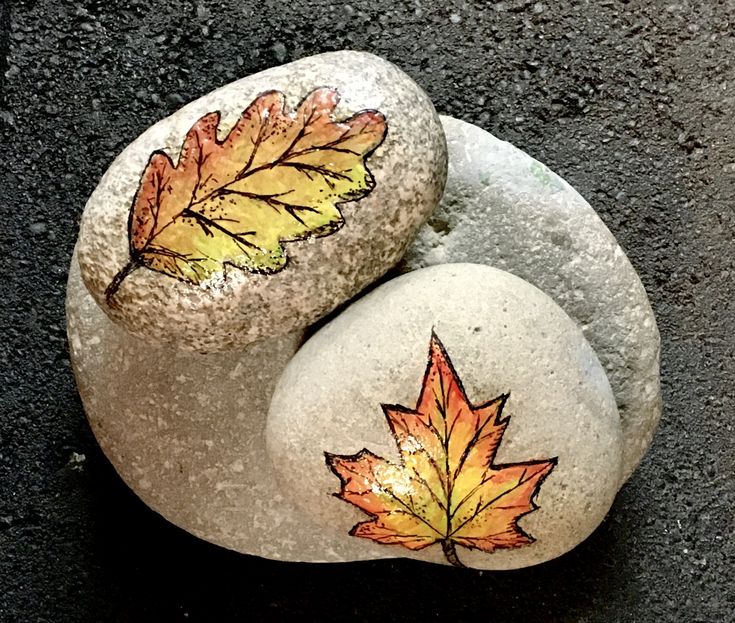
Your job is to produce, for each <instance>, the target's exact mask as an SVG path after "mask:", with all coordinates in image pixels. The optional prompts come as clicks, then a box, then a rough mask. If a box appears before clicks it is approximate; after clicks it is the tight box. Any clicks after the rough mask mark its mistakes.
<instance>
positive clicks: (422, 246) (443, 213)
mask: <svg viewBox="0 0 735 623" xmlns="http://www.w3.org/2000/svg"><path fill="white" fill-rule="evenodd" d="M441 119H442V124H443V126H444V130H445V133H446V136H447V143H448V147H449V175H448V178H447V187H446V193H445V195H444V198H443V199H442V202H441V205H440V207H439V209H438V210H437V212H436V213H435V214H434V215H433V216H432V217H431V219H430V220H429V223H427V225H426V226H424V227H423V228H422V229H421V231H420V232H419V235H418V237H417V239H416V240H415V242H414V243H413V244H412V246H411V247H410V249H409V251H408V253H407V255H406V258H405V260H404V262H403V266H402V268H403V269H404V270H410V269H414V268H420V267H423V266H427V265H432V264H440V263H444V262H474V263H482V264H489V265H491V266H496V267H497V268H501V269H503V270H507V271H509V272H511V273H513V274H515V275H518V276H519V277H522V278H523V279H526V280H527V281H529V282H531V283H533V284H534V285H536V286H537V287H539V288H540V289H541V290H543V291H544V292H545V293H546V294H548V295H550V296H551V297H552V298H553V299H554V300H555V301H556V302H557V303H558V304H559V305H560V306H561V307H562V308H563V309H564V310H565V311H566V312H567V313H568V314H569V315H570V316H571V317H572V318H573V319H574V320H576V321H577V323H579V325H580V326H581V328H582V330H583V332H584V334H585V336H586V337H587V339H588V340H589V342H590V344H592V346H593V348H594V349H595V352H596V353H597V356H598V357H599V358H600V361H601V362H602V365H603V366H604V368H605V370H606V371H607V374H608V377H609V379H610V384H611V386H612V388H613V391H614V392H615V397H616V400H617V405H618V410H619V412H620V417H621V421H622V428H623V437H624V444H623V478H624V479H627V478H629V477H630V475H631V474H632V472H633V470H634V469H635V468H636V467H637V466H638V464H639V463H640V461H641V459H642V458H643V456H644V454H645V452H646V450H647V449H648V447H649V445H650V444H651V440H652V438H653V434H654V432H655V430H656V428H657V426H658V422H659V418H660V416H661V392H660V386H659V334H658V329H657V327H656V320H655V318H654V315H653V311H652V310H651V305H650V303H649V301H648V297H647V295H646V291H645V289H644V288H643V284H642V283H641V281H640V279H639V278H638V275H637V274H636V272H635V270H634V268H633V267H632V266H631V264H630V262H629V261H628V258H627V257H626V256H625V253H624V252H623V250H622V249H621V248H620V246H619V245H618V243H617V241H616V240H615V238H614V236H613V235H612V234H611V233H610V231H609V230H608V229H607V227H605V224H604V223H603V222H602V220H600V218H599V217H598V216H597V214H596V213H595V211H594V210H593V209H592V208H591V207H590V205H589V204H588V203H587V201H585V200H584V198H582V196H581V195H580V194H579V193H578V192H577V191H576V190H574V188H572V187H571V186H570V185H569V184H567V182H565V181H564V180H563V179H562V178H560V177H559V176H558V175H556V174H555V173H554V172H553V171H551V170H549V169H548V168H547V167H546V166H545V165H543V164H542V163H540V162H538V161H537V160H535V159H533V158H532V157H531V156H529V155H528V154H526V153H524V152H523V151H521V150H520V149H518V148H516V147H514V146H513V145H511V144H510V143H507V142H505V141H502V140H500V139H497V138H495V137H494V136H493V135H492V134H490V133H488V132H486V131H484V130H483V129H482V128H478V127H477V126H475V125H472V124H470V123H466V122H464V121H460V120H458V119H453V118H451V117H442V118H441Z"/></svg>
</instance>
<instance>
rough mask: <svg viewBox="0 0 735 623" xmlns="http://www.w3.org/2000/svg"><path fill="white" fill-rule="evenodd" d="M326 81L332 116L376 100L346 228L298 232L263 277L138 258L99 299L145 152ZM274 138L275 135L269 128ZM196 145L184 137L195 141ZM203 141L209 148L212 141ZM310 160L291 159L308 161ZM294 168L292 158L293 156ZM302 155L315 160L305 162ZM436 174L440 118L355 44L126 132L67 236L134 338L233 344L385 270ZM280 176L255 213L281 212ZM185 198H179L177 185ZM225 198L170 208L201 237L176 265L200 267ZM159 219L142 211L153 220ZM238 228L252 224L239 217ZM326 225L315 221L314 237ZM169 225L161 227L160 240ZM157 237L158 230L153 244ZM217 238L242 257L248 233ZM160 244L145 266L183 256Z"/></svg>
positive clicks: (429, 197) (424, 205)
mask: <svg viewBox="0 0 735 623" xmlns="http://www.w3.org/2000/svg"><path fill="white" fill-rule="evenodd" d="M324 85H329V88H331V89H336V90H337V91H338V92H339V94H340V97H341V99H340V101H339V104H338V105H337V107H336V109H335V110H334V115H333V117H334V118H335V119H336V120H343V119H345V118H348V117H350V116H351V115H354V114H356V113H358V112H360V111H364V110H377V111H379V112H380V113H382V114H383V115H384V116H385V118H386V120H387V128H388V129H387V134H386V136H385V140H384V141H383V142H382V144H380V146H379V147H377V149H376V150H375V151H374V153H372V154H371V155H369V157H368V158H367V169H368V170H369V171H370V172H371V173H372V176H373V178H374V180H375V187H374V189H373V190H372V192H370V193H369V194H367V196H364V197H363V198H360V199H359V200H357V201H349V202H347V203H342V204H341V205H340V210H341V214H342V217H343V219H344V225H343V226H342V227H341V228H339V229H337V230H336V231H334V232H333V233H330V234H329V235H323V236H318V235H315V234H309V236H310V237H307V238H306V239H300V240H294V241H292V242H285V243H284V244H283V253H285V254H286V257H287V258H288V264H287V265H286V267H285V268H283V269H282V270H280V272H276V273H274V274H259V273H256V272H248V271H247V270H243V269H239V268H235V267H234V266H232V265H230V266H226V267H225V268H222V270H221V271H220V272H217V273H215V274H214V275H213V276H210V277H208V278H207V279H205V280H204V281H202V282H201V283H199V284H198V285H193V284H192V283H187V282H184V281H180V280H178V279H176V278H173V277H172V276H170V275H167V274H163V273H161V272H157V271H154V270H150V269H149V268H137V269H136V270H134V271H133V272H131V273H130V274H129V275H128V276H127V277H126V278H125V279H124V281H122V282H121V284H120V287H119V289H118V290H117V291H116V293H115V295H114V299H111V300H112V301H113V302H114V304H113V305H111V304H109V302H108V301H107V299H106V296H105V291H106V290H107V289H108V287H110V286H111V284H112V283H113V280H114V279H115V277H116V275H118V274H121V271H122V270H123V267H125V266H126V265H128V264H129V263H130V261H131V257H132V251H131V249H130V247H129V240H128V221H129V214H130V210H131V206H132V205H133V203H134V201H135V200H136V199H135V198H136V196H137V195H136V193H137V192H138V187H139V184H140V182H141V175H142V173H143V171H144V169H145V167H146V163H147V162H148V160H149V158H151V154H152V153H153V152H155V151H157V150H164V151H165V152H166V154H168V156H169V157H170V158H171V159H172V161H173V164H176V163H177V162H178V160H179V154H180V152H182V144H183V141H184V137H185V135H186V134H187V132H188V131H189V130H190V128H191V127H192V125H193V124H194V123H195V122H197V120H199V119H201V118H202V117H203V116H204V115H207V114H208V113H211V112H214V111H220V112H221V123H220V126H219V130H218V138H219V140H223V139H224V137H225V136H226V133H227V132H229V130H230V129H231V128H233V126H234V125H235V123H236V122H237V120H238V119H239V118H240V115H241V114H242V112H243V110H244V109H245V108H246V107H247V106H248V105H250V104H251V103H252V102H253V101H254V100H255V99H256V98H257V97H258V96H259V95H261V94H263V93H264V92H266V91H270V90H278V91H281V92H283V93H284V94H285V108H286V110H287V111H292V110H294V109H295V108H296V107H297V106H298V104H299V102H300V101H301V100H302V99H303V98H305V97H306V96H307V94H309V93H311V92H312V91H313V90H315V89H317V88H319V87H323V86H324ZM321 110H322V109H319V111H321ZM319 111H317V113H316V117H315V118H319V119H321V118H322V117H323V111H322V112H319ZM263 114H264V115H265V117H263V118H268V114H267V111H266V113H263ZM305 114H306V113H305ZM273 135H274V136H275V135H277V132H276V131H275V130H274V134H273ZM202 140H203V139H202ZM298 140H301V139H298ZM200 142H201V140H200V139H198V138H197V139H196V140H195V139H194V138H192V145H197V144H200ZM205 143H206V144H207V145H209V144H211V141H209V142H207V141H206V140H205ZM294 144H296V143H294ZM299 144H300V143H299ZM297 151H298V150H297ZM302 151H303V150H302ZM302 151H299V153H302ZM202 153H204V152H202ZM274 153H275V152H274ZM278 153H280V152H278ZM303 153H304V154H307V153H312V152H309V151H308V150H306V151H303ZM345 153H346V152H343V153H341V154H340V153H338V152H335V155H334V158H338V157H347V156H345ZM234 157H235V156H233V158H234ZM310 157H311V156H308V155H304V156H300V158H302V159H304V158H306V159H307V160H308V158H310ZM233 162H234V160H233ZM266 162H270V160H267V159H266ZM200 164H201V163H200ZM291 164H293V163H291ZM299 164H303V163H301V161H300V160H299ZM306 165H309V166H312V165H310V164H309V163H308V162H306ZM191 166H192V167H193V166H194V165H193V164H192V165H191ZM197 166H199V165H197ZM202 166H203V165H202ZM261 168H262V167H261ZM340 170H341V169H340ZM351 170H354V169H351ZM264 171H265V172H264ZM289 171H292V169H289ZM347 172H348V173H349V171H347ZM267 173H268V170H267V168H266V169H264V170H261V171H260V172H259V173H258V175H260V176H261V178H262V176H264V175H266V174H267ZM299 174H300V175H302V176H303V177H299V179H301V180H305V179H306V178H308V179H309V180H311V177H310V176H313V175H320V173H316V172H315V170H313V169H312V170H307V169H305V170H303V171H301V170H299ZM166 175H167V174H166ZM218 175H219V174H218ZM160 177H164V176H163V175H162V176H160ZM445 178H446V144H445V141H444V135H443V132H442V128H441V124H440V122H439V118H438V116H437V114H436V111H435V110H434V107H433V105H432V103H431V101H430V100H429V98H428V96H427V95H426V94H425V93H424V92H423V91H422V90H421V89H420V88H419V87H418V86H417V85H416V83H415V82H413V80H411V79H410V78H409V77H408V76H407V75H406V74H405V73H403V72H402V71H401V70H399V69H398V68H397V67H395V66H394V65H392V64H391V63H388V62H387V61H384V60H382V59H380V58H378V57H376V56H373V55H371V54H366V53H361V52H332V53H327V54H321V55H318V56H313V57H309V58H304V59H301V60H298V61H295V62H293V63H289V64H287V65H283V66H281V67H276V68H273V69H269V70H267V71H264V72H261V73H258V74H255V75H253V76H249V77H247V78H243V79H242V80H238V81H237V82H233V83H231V84H229V85H227V86H225V87H222V88H220V89H218V90H216V91H213V92H212V93H210V94H208V95H205V96H204V97H202V98H200V99H198V100H196V101H195V102H192V103H191V104H188V105H187V106H184V107H183V108H182V109H181V110H179V111H177V112H176V113H174V114H173V115H171V116H170V117H168V118H166V119H164V120H162V121H160V122H159V123H157V124H156V125H154V126H153V127H151V128H150V129H148V130H147V131H146V132H144V133H143V134H142V135H141V136H140V137H139V138H137V139H136V140H135V141H133V142H132V143H131V144H130V145H129V146H128V147H127V148H126V149H125V150H124V151H123V152H122V153H121V154H120V156H119V157H118V158H117V159H116V160H115V162H113V164H112V165H111V166H110V168H109V169H108V171H107V172H106V173H105V175H104V176H103V178H102V180H101V182H100V184H99V185H98V187H97V188H96V190H95V191H94V193H93V194H92V196H91V197H90V199H89V201H88V203H87V206H86V208H85V211H84V215H83V217H82V222H81V228H80V234H79V243H78V253H79V263H80V265H81V270H82V276H83V278H84V282H85V284H86V285H87V287H88V289H89V290H90V292H91V294H92V296H93V297H94V298H95V300H96V301H97V303H98V304H99V305H100V307H101V308H102V309H103V310H104V311H105V313H107V314H108V316H110V318H112V320H113V321H115V322H116V323H119V324H121V325H122V326H124V327H125V328H126V329H127V330H128V331H130V332H131V333H133V334H135V335H137V336H139V337H143V338H145V339H147V340H148V341H156V342H161V343H170V344H174V345H175V346H177V347H178V348H183V349H187V350H196V351H201V352H214V351H220V350H226V349H230V348H241V347H243V346H244V345H246V344H248V343H250V342H253V341H255V340H258V339H262V338H264V337H268V336H274V335H283V334H286V333H288V332H291V331H294V330H298V329H301V328H304V327H306V326H307V325H309V324H310V323H312V322H314V321H316V320H317V319H318V318H320V317H321V316H323V315H324V314H326V313H327V312H329V311H331V310H332V309H334V308H335V307H336V306H338V305H339V304H341V303H343V302H344V301H346V300H347V299H349V298H350V297H351V296H353V295H355V294H356V293H357V292H359V291H360V290H361V289H363V288H364V287H365V286H367V285H369V284H370V283H372V282H373V281H375V279H377V278H378V277H380V276H381V275H382V274H383V273H385V272H386V271H387V270H388V269H389V268H391V267H392V266H394V265H395V264H396V262H398V261H399V260H400V258H401V256H402V255H403V254H404V252H405V250H406V248H407V246H408V244H409V243H410V241H411V239H412V238H413V237H414V235H415V234H416V232H417V230H418V229H419V227H420V226H421V224H422V223H423V222H424V221H425V220H426V218H427V217H428V215H429V214H431V212H433V210H434V209H435V208H436V205H437V204H438V201H439V199H440V197H441V195H442V191H443V187H444V181H445ZM151 179H152V180H155V179H156V178H151ZM211 179H214V181H211ZM340 179H341V178H336V177H328V176H326V175H325V176H324V184H325V187H324V188H325V189H327V190H328V188H327V187H329V186H330V184H331V183H332V182H339V180H340ZM169 180H170V177H167V176H166V179H164V180H163V181H160V180H159V181H158V182H156V184H158V186H157V187H158V188H159V189H163V190H162V192H160V193H157V194H156V193H153V192H152V191H151V196H152V197H153V196H155V197H159V198H160V197H161V196H162V197H164V198H166V197H168V196H170V195H171V193H170V191H169V188H170V184H169ZM282 181H283V176H282V175H280V176H277V177H276V179H275V181H271V182H268V184H271V183H272V185H273V188H272V189H271V187H270V186H268V185H267V184H265V186H267V188H265V186H264V188H263V189H261V190H262V191H263V192H265V191H268V192H269V193H270V191H271V190H272V192H273V194H272V197H271V196H269V198H267V199H265V200H258V201H259V202H260V203H258V206H259V207H258V210H260V211H262V212H263V213H264V214H265V216H263V217H262V218H263V219H265V220H266V221H267V219H268V218H269V216H268V215H269V214H270V212H269V210H270V209H271V208H272V209H273V210H274V214H275V213H276V212H278V214H279V217H278V218H284V219H286V220H289V219H288V217H287V216H286V215H285V213H284V210H285V208H283V207H281V206H280V204H279V203H278V202H279V201H284V200H285V199H286V198H287V197H288V195H287V194H286V193H287V192H291V188H290V187H289V189H288V191H287V190H285V189H284V188H281V186H280V185H279V184H281V182H282ZM151 183H153V182H151ZM216 183H218V182H217V179H216V176H215V177H214V178H212V176H208V177H207V178H206V179H204V180H203V181H202V182H201V184H202V188H204V187H205V186H206V187H207V189H208V188H209V186H207V185H208V184H210V185H212V187H216ZM304 183H306V182H304ZM196 188H197V187H195V191H194V193H193V194H192V199H191V201H194V196H197V197H198V196H199V194H201V195H203V196H204V197H208V196H209V195H208V194H206V192H209V191H208V190H207V191H206V192H205V190H202V191H201V192H200V191H199V190H196ZM140 192H143V191H142V190H141V191H140ZM171 196H172V195H171ZM182 196H184V199H183V200H182V201H184V200H185V199H186V197H187V196H188V194H187V193H183V194H182ZM233 196H234V195H233V194H232V193H230V194H229V195H227V196H225V195H222V196H221V197H219V196H218V197H219V199H218V201H220V202H221V203H218V204H216V205H215V204H213V205H214V207H213V208H212V209H211V210H208V211H207V212H206V214H204V215H199V218H198V219H195V218H193V217H189V219H188V220H186V219H185V218H184V217H177V219H179V220H178V221H177V223H179V222H180V226H179V225H177V228H178V229H176V230H175V231H176V232H182V231H183V232H184V234H185V233H186V231H187V229H186V228H187V227H189V228H190V229H191V232H193V233H194V234H197V235H198V236H199V238H201V240H202V241H203V242H197V243H196V244H194V243H189V242H188V243H187V244H186V245H184V246H182V249H183V248H186V249H188V251H187V255H186V257H187V258H192V259H191V261H190V262H189V263H188V264H186V266H196V267H199V266H202V265H204V264H203V263H202V264H200V262H205V260H206V256H207V254H206V252H204V251H203V250H202V245H204V244H205V243H206V244H208V242H207V241H208V240H210V239H211V238H212V237H213V236H214V235H215V234H216V235H217V236H219V238H218V240H220V239H222V238H223V236H222V233H221V227H223V226H225V227H231V228H232V227H234V226H232V225H229V224H228V223H230V222H232V221H231V220H230V221H228V220H227V219H225V218H224V217H221V216H218V215H220V212H219V210H225V209H226V202H228V201H234V199H233V198H232V197H233ZM259 196H261V195H259ZM350 197H351V195H350ZM156 201H158V199H156ZM171 201H174V200H173V199H171ZM197 201H199V204H201V201H200V200H199V199H197ZM293 201H296V199H294V200H293ZM177 202H178V203H180V201H178V200H177ZM178 203H177V205H178ZM153 204H155V201H154V202H153V203H152V205H153ZM156 205H157V204H156ZM201 205H209V204H201ZM223 206H224V207H223ZM308 207H309V206H307V207H306V208H303V210H302V212H301V214H303V217H304V218H305V219H307V218H311V216H310V215H311V214H312V213H310V212H308ZM146 209H147V208H146ZM299 209H302V208H301V207H299ZM152 211H153V208H151V213H152ZM161 211H162V212H163V210H161ZM252 213H253V212H249V213H248V214H252ZM258 213H259V214H260V212H258ZM266 213H267V214H266ZM205 216H207V217H211V218H210V220H209V221H207V223H206V224H203V223H201V222H199V221H201V219H202V218H204V217H205ZM215 217H216V218H215ZM157 218H158V217H157V216H156V217H155V218H153V219H152V220H153V222H154V223H155V222H156V219H157ZM248 218H251V217H248ZM259 218H261V217H259ZM273 218H276V217H275V216H274V217H273ZM213 219H214V220H218V219H219V220H218V222H214V220H213ZM134 220H135V219H134ZM131 222H132V221H131ZM166 222H168V221H166ZM259 222H260V221H259ZM289 222H291V221H289ZM248 223H249V221H248ZM236 224H237V225H238V226H240V227H241V228H245V229H252V228H251V227H250V226H249V225H248V226H246V225H244V224H241V223H239V222H238V223H236ZM291 224H292V225H293V223H292V222H291ZM332 225H333V223H332V224H330V225H329V227H325V228H323V231H322V234H324V231H328V230H330V228H332ZM216 227H218V228H219V229H215V228H216ZM335 227H337V225H335ZM235 229H237V228H235ZM255 229H259V226H257V227H255ZM260 229H261V231H262V228H260ZM156 231H157V230H156ZM172 231H173V230H169V231H168V232H167V234H166V235H167V236H168V237H170V236H171V232H172ZM237 233H238V235H240V236H241V237H242V238H247V237H248V236H250V235H251V234H252V232H251V231H243V232H240V231H239V230H238V232H237ZM182 238H187V236H185V235H182V236H179V234H178V233H177V234H176V240H181V239H182ZM164 239H165V236H163V235H161V236H160V237H159V238H156V240H155V245H158V244H159V242H158V241H159V240H164ZM228 240H230V242H228V244H230V245H231V246H232V251H231V253H232V254H233V255H228V256H227V257H230V258H232V259H231V260H227V262H230V263H231V264H238V265H239V263H240V262H241V261H244V260H243V259H242V258H243V257H245V256H243V255H241V253H242V248H241V247H242V246H243V245H245V244H246V243H247V242H248V241H247V240H245V242H238V243H237V244H236V243H234V242H232V240H231V239H228ZM151 244H153V243H151ZM238 245H239V246H238ZM256 246H257V245H256ZM164 247H165V248H164V249H163V250H162V251H161V252H160V253H159V252H156V255H155V257H156V258H158V259H156V260H155V261H156V262H159V264H160V265H163V264H166V263H174V264H176V263H177V262H183V260H181V259H180V258H179V259H176V257H174V256H172V255H171V254H170V246H165V245H164ZM189 247H191V248H189ZM227 248H228V249H229V247H227ZM260 248H263V247H260ZM177 252H178V251H177ZM182 252H183V251H182ZM228 253H230V251H228ZM269 253H270V251H269ZM273 253H275V251H274V252H273ZM278 253H280V251H279V252H278ZM199 256H204V259H202V258H201V257H199ZM180 257H183V256H180ZM187 261H188V260H187ZM227 262H226V264H227ZM197 269H198V268H197ZM187 270H188V269H187ZM192 270H193V269H192ZM174 272H175V271H174Z"/></svg>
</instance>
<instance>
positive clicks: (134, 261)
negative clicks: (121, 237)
mask: <svg viewBox="0 0 735 623" xmlns="http://www.w3.org/2000/svg"><path fill="white" fill-rule="evenodd" d="M139 267H140V258H139V257H131V258H130V260H128V263H127V264H125V266H123V267H122V268H121V269H120V271H119V272H118V273H117V275H115V276H114V277H113V279H112V281H111V282H110V285H109V286H107V289H106V290H105V300H106V301H107V303H108V304H110V303H111V302H112V298H113V297H114V296H115V294H117V291H118V290H119V289H120V286H121V285H122V282H123V281H124V280H125V278H126V277H127V276H128V275H129V274H130V273H132V272H133V271H134V270H135V269H136V268H139Z"/></svg>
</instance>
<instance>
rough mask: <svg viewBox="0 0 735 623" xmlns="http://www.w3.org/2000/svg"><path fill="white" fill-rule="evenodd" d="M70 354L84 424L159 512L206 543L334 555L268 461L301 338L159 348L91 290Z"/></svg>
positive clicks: (79, 292) (72, 286) (78, 296)
mask: <svg viewBox="0 0 735 623" xmlns="http://www.w3.org/2000/svg"><path fill="white" fill-rule="evenodd" d="M67 315H68V323H69V348H70V353H71V359H72V363H73V366H74V371H75V374H76V378H77V385H78V388H79V393H80V395H81V397H82V401H83V403H84V408H85V411H86V413H87V418H88V420H89V423H90V425H91V427H92V430H93V432H94V434H95V436H96V438H97V441H98V442H99V444H100V446H101V447H102V449H103V451H104V452H105V454H106V455H107V457H108V458H109V460H110V461H111V462H112V464H113V465H114V466H115V469H116V470H117V472H118V473H119V474H120V476H121V477H122V478H123V480H124V481H125V482H126V483H127V484H128V486H129V487H130V488H131V489H133V491H135V493H136V494H137V495H138V496H139V497H140V498H141V499H142V500H143V501H144V502H145V503H146V504H148V505H149V506H150V507H151V508H153V509H154V510H156V511H157V512H159V513H160V514H161V515H163V516H164V517H165V518H166V519H168V520H169V521H171V522H173V523H174V524H176V525H177V526H179V527H181V528H183V529H185V530H187V531H189V532H191V533H192V534H195V535H196V536H198V537H201V538H203V539H206V540H208V541H211V542H213V543H217V544H219V545H223V546H225V547H229V548H230V549H235V550H238V551H242V552H246V553H252V554H257V555H259V556H264V557H268V558H290V557H291V551H292V549H294V547H295V545H294V543H297V547H296V552H297V554H298V555H297V556H294V557H295V558H297V559H313V560H319V559H324V558H328V557H329V556H328V548H326V547H324V546H323V544H322V543H321V542H319V541H318V540H317V539H316V538H315V534H316V531H315V529H314V528H313V527H312V526H311V525H310V524H309V522H303V521H300V520H299V518H298V517H297V516H296V514H295V513H294V512H293V511H290V510H289V508H290V507H289V503H288V500H287V499H285V498H284V497H283V496H281V495H280V494H279V492H278V490H277V487H276V484H275V479H274V478H273V476H272V473H271V470H270V469H269V463H268V460H267V458H266V454H265V440H264V437H263V428H264V426H265V416H266V413H267V410H268V402H269V399H270V394H271V392H272V390H273V386H274V385H275V382H276V380H277V378H278V376H279V374H280V373H281V370H282V369H283V367H284V366H285V365H286V363H287V362H288V360H289V358H290V357H291V355H293V353H294V352H296V349H297V348H298V345H299V343H300V341H301V333H300V332H298V333H296V334H291V335H288V336H284V337H280V338H271V339H269V340H264V341H260V342H258V343H256V344H253V345H251V346H249V347H248V348H246V349H245V350H244V351H242V352H229V353H215V354H209V355H200V354H198V353H188V352H184V351H181V350H176V349H172V348H171V347H167V346H156V345H155V344H150V343H146V342H145V341H143V340H140V339H138V338H135V337H133V336H131V335H130V334H129V333H128V332H126V331H125V330H124V329H122V328H121V327H119V326H117V325H115V324H114V323H112V322H111V321H110V320H109V318H107V316H105V314H104V313H103V312H102V310H101V309H100V308H99V306H98V305H97V304H96V303H95V301H94V299H92V297H91V296H90V295H89V293H88V292H87V290H86V288H85V287H84V284H83V283H82V280H81V277H80V274H79V266H78V263H77V261H76V258H75V259H74V260H73V261H72V266H71V270H70V273H69V285H68V290H67Z"/></svg>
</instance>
